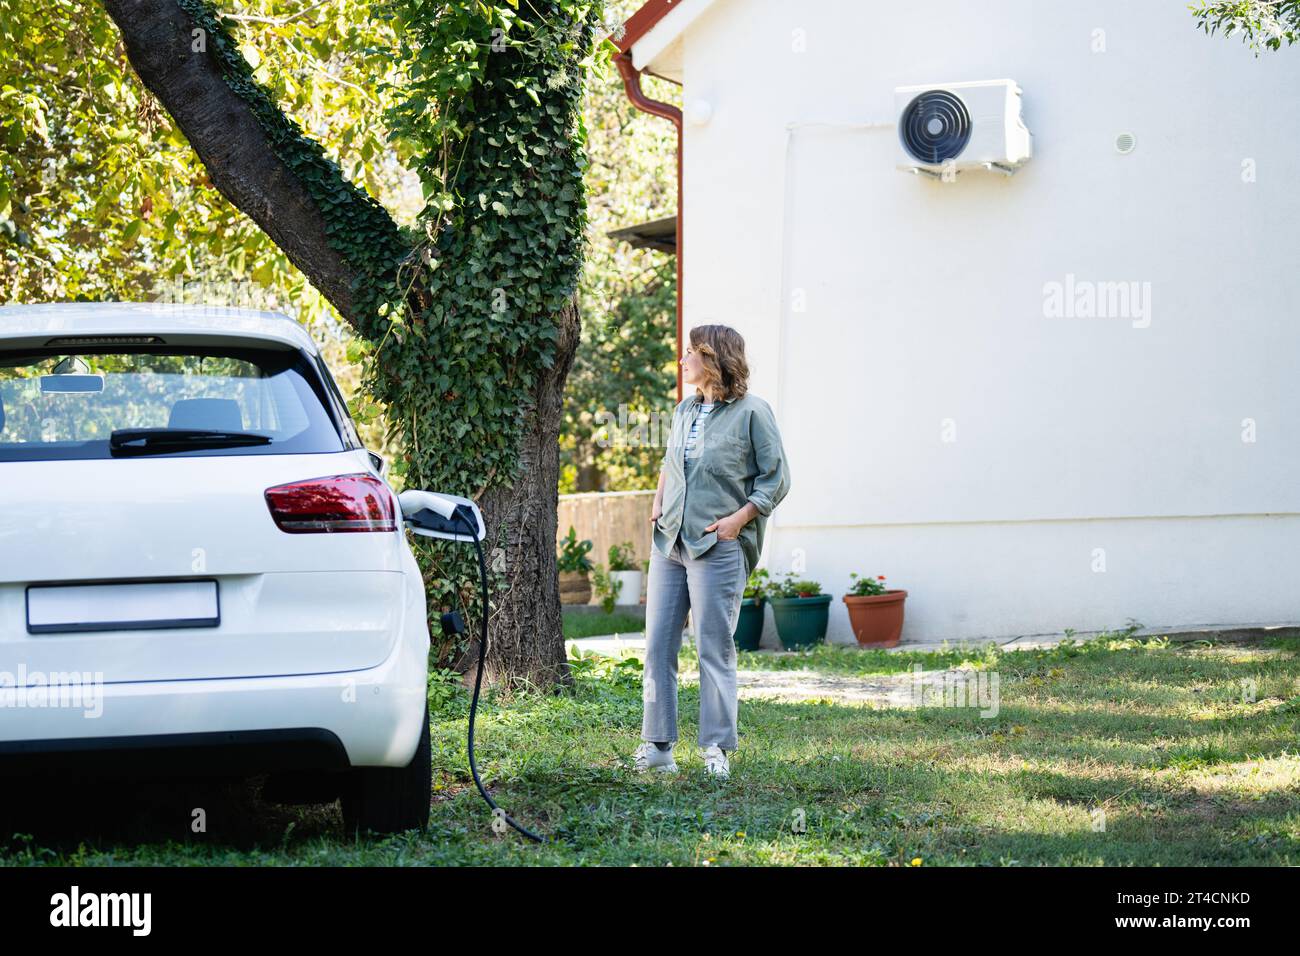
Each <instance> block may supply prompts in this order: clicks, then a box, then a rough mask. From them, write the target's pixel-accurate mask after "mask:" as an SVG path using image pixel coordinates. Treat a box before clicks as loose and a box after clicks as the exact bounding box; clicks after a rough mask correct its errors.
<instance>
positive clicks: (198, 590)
mask: <svg viewBox="0 0 1300 956" xmlns="http://www.w3.org/2000/svg"><path fill="white" fill-rule="evenodd" d="M220 623H221V608H220V605H219V603H218V601H217V582H216V581H158V582H142V583H139V584H73V585H50V586H33V587H29V588H28V589H27V631H28V633H30V634H66V633H72V632H77V631H135V630H155V629H158V628H172V627H216V626H217V625H218V624H220Z"/></svg>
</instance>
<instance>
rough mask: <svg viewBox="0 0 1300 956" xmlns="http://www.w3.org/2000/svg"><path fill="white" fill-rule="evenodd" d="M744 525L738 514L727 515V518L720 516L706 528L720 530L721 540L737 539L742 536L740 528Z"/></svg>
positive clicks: (719, 536) (719, 538) (706, 529)
mask: <svg viewBox="0 0 1300 956" xmlns="http://www.w3.org/2000/svg"><path fill="white" fill-rule="evenodd" d="M743 527H745V522H744V521H743V520H741V519H739V518H737V517H736V515H727V517H725V518H719V519H718V520H717V521H715V522H713V524H711V525H709V526H708V527H707V528H705V529H704V530H705V531H716V532H718V540H719V541H735V540H736V539H737V538H739V537H740V529H741V528H743Z"/></svg>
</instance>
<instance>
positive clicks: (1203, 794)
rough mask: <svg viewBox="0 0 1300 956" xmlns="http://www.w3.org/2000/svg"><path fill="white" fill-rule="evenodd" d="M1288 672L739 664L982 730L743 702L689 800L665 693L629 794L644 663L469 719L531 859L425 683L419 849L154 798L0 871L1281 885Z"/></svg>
mask: <svg viewBox="0 0 1300 956" xmlns="http://www.w3.org/2000/svg"><path fill="white" fill-rule="evenodd" d="M1297 651H1300V640H1296V639H1281V638H1279V639H1275V640H1273V641H1270V642H1266V643H1253V644H1243V645H1233V644H1215V643H1209V642H1198V643H1193V644H1180V643H1170V642H1168V641H1165V640H1163V639H1157V640H1139V639H1133V638H1132V637H1131V636H1128V635H1126V634H1119V635H1110V636H1103V637H1102V638H1100V639H1097V640H1095V641H1091V642H1088V643H1086V644H1066V645H1062V646H1060V647H1056V648H1053V649H1051V650H1040V651H1017V652H1009V653H1002V654H999V653H997V652H996V651H995V650H986V651H978V652H960V651H954V652H942V653H939V654H934V653H930V654H908V653H895V654H886V653H883V652H862V651H858V650H855V649H852V648H839V647H823V648H819V649H817V650H815V651H813V652H810V653H805V654H793V655H785V656H772V655H753V654H745V655H742V656H741V663H740V666H741V667H742V668H744V669H758V668H765V667H767V668H796V669H797V668H809V669H812V670H818V671H824V672H828V673H834V674H836V675H839V676H845V675H847V676H854V675H861V676H864V677H866V676H872V675H880V674H884V673H891V672H892V673H897V672H900V671H904V672H905V671H908V670H910V669H911V667H912V665H913V664H914V663H921V664H923V665H924V666H925V667H926V668H927V669H934V668H944V667H949V666H957V665H961V664H966V665H968V666H973V667H975V668H979V669H983V670H986V671H989V672H996V673H997V674H998V676H999V680H1000V691H1001V700H1000V711H999V713H998V715H997V717H996V718H991V719H990V718H982V717H980V716H979V711H978V710H977V709H973V708H972V709H966V708H962V709H958V708H953V707H948V708H944V707H925V708H921V709H901V708H894V709H885V708H873V707H865V706H849V705H841V704H835V703H829V702H825V701H821V702H807V703H782V702H776V701H754V700H745V701H742V702H741V711H740V714H741V716H740V721H741V749H740V750H739V751H738V752H737V753H736V754H735V755H733V759H732V779H731V780H730V782H728V783H725V784H716V783H714V782H712V781H709V780H707V779H706V778H704V776H703V768H702V765H701V762H700V760H699V757H698V755H697V754H696V752H695V748H694V739H693V738H694V732H695V717H696V714H697V709H698V692H697V690H696V689H695V688H694V687H686V688H683V690H682V693H681V712H682V716H683V718H684V720H683V726H682V728H681V732H682V742H683V743H684V744H685V745H686V746H682V745H679V747H678V763H679V764H680V765H681V773H680V774H678V775H675V776H671V777H670V776H663V775H652V776H645V777H643V776H640V775H637V774H635V773H633V772H632V770H631V769H630V759H629V755H630V753H631V751H632V749H633V748H634V747H635V745H636V743H637V742H638V732H639V728H640V714H641V695H640V677H639V663H637V662H636V661H635V660H629V661H626V662H623V663H619V662H615V661H611V660H610V659H608V658H600V659H597V658H588V659H584V660H580V661H578V662H577V664H576V671H577V685H576V689H575V691H574V692H573V693H571V694H565V695H557V696H542V695H528V694H518V695H515V696H514V697H513V698H512V699H510V700H497V699H493V700H491V701H489V702H488V704H487V707H486V709H485V710H484V712H483V713H482V716H481V720H480V727H479V753H480V755H481V756H480V761H481V763H482V765H483V770H484V776H485V779H486V780H487V781H488V783H489V786H491V787H492V788H493V790H494V793H495V796H496V798H497V799H498V801H499V802H500V803H501V804H502V806H504V807H505V808H506V809H507V810H508V811H509V812H510V813H511V814H513V815H514V816H515V817H516V818H517V819H519V820H521V821H522V822H523V823H525V825H530V826H533V827H534V828H535V829H540V830H542V831H544V832H546V833H549V834H550V835H552V836H553V837H554V838H555V842H553V843H551V844H549V845H546V846H542V847H538V846H533V845H530V844H527V843H525V842H524V841H523V840H522V839H520V838H518V837H517V836H515V835H514V834H513V833H510V834H508V835H506V836H503V837H498V836H496V835H495V834H493V832H492V830H491V829H490V827H489V823H490V816H489V814H488V813H487V812H486V808H485V807H484V805H483V804H482V803H481V801H480V800H479V797H478V795H477V794H476V792H475V791H474V789H473V785H472V783H471V781H470V780H469V775H468V772H467V770H466V767H465V754H464V743H465V741H464V731H465V724H464V719H465V714H466V711H467V697H466V695H465V693H464V692H463V690H461V689H460V688H459V687H458V686H456V685H454V684H450V683H446V682H436V683H435V684H434V685H433V687H432V689H431V700H432V701H433V703H434V705H435V707H436V716H435V717H434V722H433V734H434V738H433V763H434V787H435V792H434V806H433V815H432V822H431V825H430V829H429V832H428V833H426V834H423V835H417V834H406V835H402V836H398V837H393V838H388V839H384V840H369V841H365V840H363V841H360V842H356V841H353V840H351V839H345V838H343V837H342V836H341V834H340V823H339V818H338V812H337V809H336V808H334V807H320V808H317V807H309V808H282V807H271V806H267V805H264V804H261V803H260V802H259V800H258V799H257V796H256V788H255V787H253V786H231V787H229V788H226V789H224V790H220V792H216V793H214V792H212V790H211V787H210V786H209V790H208V792H206V793H203V792H200V793H199V794H197V795H194V794H191V793H189V792H182V791H181V790H178V789H176V788H175V787H171V786H169V787H163V788H159V789H156V790H154V791H151V792H152V793H153V794H154V795H153V796H152V797H151V798H149V799H151V800H153V801H154V804H155V805H154V807H153V808H152V809H150V808H149V807H142V806H141V805H140V804H139V803H138V802H131V803H129V804H128V805H127V806H125V807H122V808H120V809H119V810H118V811H116V812H109V813H107V815H104V814H101V815H100V816H99V818H92V817H86V818H85V819H78V820H77V822H76V823H75V824H68V823H67V822H66V821H65V822H64V823H62V824H60V826H59V832H41V833H33V834H23V835H19V837H17V838H16V839H15V840H13V841H11V843H10V847H9V849H8V850H6V851H3V852H2V853H0V862H4V863H11V864H24V863H33V862H35V863H44V862H51V863H55V862H57V863H74V864H75V863H87V864H109V863H112V864H128V863H165V864H204V863H238V864H295V865H304V864H306V865H310V864H368V863H370V864H422V863H430V864H461V863H474V864H529V863H546V864H616V865H622V864H637V865H663V864H672V865H676V866H691V865H702V864H708V865H728V864H781V865H784V864H801V865H810V864H811V865H815V864H864V865H890V864H894V865H912V864H913V861H915V860H919V861H921V862H922V863H923V864H924V865H927V866H931V865H944V864H993V865H998V864H1016V863H1020V864H1067V865H1100V864H1107V865H1110V864H1118V865H1124V864H1155V865H1195V864H1211V863H1213V864H1238V865H1243V864H1244V865H1248V864H1290V865H1296V864H1300V741H1298V740H1297V732H1298V731H1300V684H1298V678H1300V660H1298V659H1297ZM682 663H683V670H684V671H685V670H687V669H690V667H691V662H688V661H686V660H683V662H682ZM1243 679H1249V680H1253V681H1254V682H1255V688H1254V694H1253V699H1252V696H1251V695H1249V694H1246V695H1244V694H1243V686H1242V680H1243ZM101 796H102V794H93V795H92V794H86V795H85V797H86V799H85V800H83V802H82V804H81V806H83V807H89V806H90V805H91V804H96V805H97V804H98V803H99V802H100V799H101ZM132 799H133V800H135V801H139V800H140V799H141V797H140V796H139V795H138V794H137V795H136V796H135V797H133V798H132ZM197 799H203V800H205V801H206V802H205V803H203V804H196V803H193V802H187V801H192V800H197ZM146 802H147V801H146ZM182 804H183V805H184V807H186V808H187V809H186V810H185V813H184V815H183V817H180V818H179V820H180V822H179V823H177V822H176V821H177V820H178V816H177V814H176V813H175V812H174V811H175V810H176V808H177V807H178V806H180V805H182ZM194 806H203V807H205V808H206V810H207V822H208V832H207V833H206V834H192V833H190V832H189V827H188V826H186V825H185V823H186V821H187V820H188V818H189V813H190V812H191V811H190V810H189V809H188V808H190V807H194ZM164 810H166V811H167V813H163V811H164ZM1097 810H1101V811H1104V830H1102V829H1099V828H1098V825H1099V824H1100V822H1101V819H1102V818H1101V815H1100V814H1099V813H1096V812H1094V811H1097ZM78 812H81V811H78ZM168 813H169V814H170V816H168V815H167V814H168ZM164 818H166V819H167V820H170V821H171V822H170V823H164V822H162V821H163V820H164ZM799 820H802V821H803V822H804V832H795V829H796V827H795V826H793V825H794V824H796V823H797V821H799Z"/></svg>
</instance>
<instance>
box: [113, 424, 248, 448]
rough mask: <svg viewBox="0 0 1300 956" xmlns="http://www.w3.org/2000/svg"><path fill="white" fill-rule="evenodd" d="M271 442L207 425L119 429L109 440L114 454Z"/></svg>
mask: <svg viewBox="0 0 1300 956" xmlns="http://www.w3.org/2000/svg"><path fill="white" fill-rule="evenodd" d="M269 444H271V437H270V436H269V435H257V434H254V433H253V432H223V431H211V430H208V429H204V428H119V429H117V430H116V431H114V432H113V434H112V435H111V436H110V437H109V440H108V447H109V450H110V451H112V453H113V454H114V455H148V454H151V453H156V454H165V453H167V452H174V451H184V450H186V449H189V448H238V447H242V446H248V445H269Z"/></svg>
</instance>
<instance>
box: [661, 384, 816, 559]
mask: <svg viewBox="0 0 1300 956" xmlns="http://www.w3.org/2000/svg"><path fill="white" fill-rule="evenodd" d="M701 402H702V400H701V398H700V397H699V396H698V395H692V396H690V397H689V398H686V399H684V400H683V401H682V402H681V403H680V404H679V405H678V406H677V409H676V411H674V412H673V424H672V429H671V431H670V433H669V436H668V450H667V451H666V452H665V453H664V459H663V464H662V465H661V466H660V468H661V470H662V471H663V472H664V476H665V477H664V496H663V502H662V505H661V509H660V515H659V520H658V521H656V522H655V528H654V544H655V547H656V548H657V549H658V550H659V552H660V553H661V554H663V555H664V556H667V555H668V554H669V552H671V551H672V547H673V542H674V541H676V539H677V534H678V532H680V533H681V536H682V547H683V548H685V550H686V553H687V554H688V555H690V556H691V557H692V558H698V557H699V556H700V555H702V554H703V553H704V552H705V551H707V550H709V548H711V547H713V545H714V543H715V542H716V541H717V540H718V532H717V531H716V530H714V531H705V530H704V529H705V528H706V527H707V526H708V525H711V524H713V522H715V521H717V520H718V519H719V518H725V517H726V516H727V515H730V514H734V513H735V512H737V511H739V510H740V509H741V508H743V507H744V505H745V502H746V501H752V502H753V503H754V507H755V508H757V509H758V516H757V517H755V518H754V519H753V520H752V521H749V522H747V523H746V524H745V526H744V527H743V528H742V529H741V530H740V547H741V550H742V551H743V552H744V554H745V573H746V575H748V574H749V573H750V572H752V571H753V570H754V565H755V564H757V563H758V555H759V553H760V552H761V551H762V549H763V532H764V531H765V530H766V528H767V517H768V515H770V514H771V513H772V509H773V508H775V507H776V506H777V505H779V504H780V503H781V499H782V498H784V497H785V496H786V493H787V492H789V490H790V468H789V465H788V464H787V462H786V458H785V449H784V448H783V447H782V445H781V433H780V431H779V430H778V429H777V427H776V416H775V415H773V414H772V408H771V406H770V405H768V404H767V402H765V401H763V399H761V398H759V397H758V396H756V395H750V394H746V395H745V396H744V397H742V398H729V399H723V400H720V401H715V403H714V406H713V413H712V414H710V415H709V416H708V420H707V421H706V422H705V423H704V425H703V426H702V427H701V429H700V432H699V435H698V436H697V437H696V442H695V447H694V448H692V449H691V454H690V457H689V458H685V459H684V455H685V446H686V435H687V433H688V432H689V431H690V430H691V421H692V420H693V419H694V418H695V414H696V412H697V411H698V410H699V406H700V404H701Z"/></svg>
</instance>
